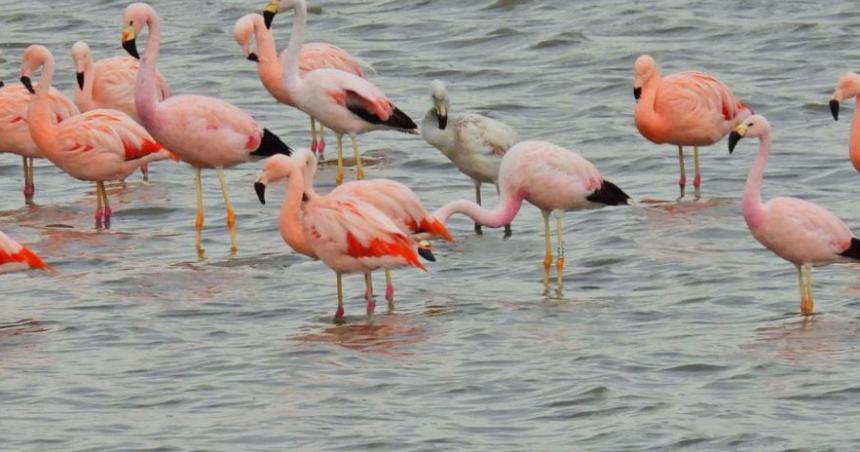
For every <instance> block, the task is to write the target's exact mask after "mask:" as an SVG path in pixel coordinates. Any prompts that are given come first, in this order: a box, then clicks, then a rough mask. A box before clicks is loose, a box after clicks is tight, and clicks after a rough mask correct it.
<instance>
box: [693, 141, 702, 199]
mask: <svg viewBox="0 0 860 452" xmlns="http://www.w3.org/2000/svg"><path fill="white" fill-rule="evenodd" d="M693 167H694V169H695V171H696V175H695V176H694V177H693V189H694V190H695V196H696V199H697V200H698V199H700V198H701V197H702V190H701V187H702V172H701V167H700V166H699V147H698V146H693Z"/></svg>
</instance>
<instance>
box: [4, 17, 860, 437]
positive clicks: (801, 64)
mask: <svg viewBox="0 0 860 452" xmlns="http://www.w3.org/2000/svg"><path fill="white" fill-rule="evenodd" d="M263 3H264V2H263V1H262V0H257V1H250V0H249V1H245V0H242V1H239V0H213V1H208V2H190V1H183V2H178V1H169V2H168V1H157V2H155V3H154V6H155V7H156V8H157V9H158V11H159V12H160V13H161V15H162V17H163V18H164V27H163V37H164V42H163V44H162V58H161V61H160V62H159V63H160V69H161V70H162V71H163V72H164V74H165V75H166V76H167V78H168V79H169V81H170V83H171V84H172V88H173V90H174V92H176V93H198V94H209V95H216V96H220V97H222V98H224V99H226V100H229V101H232V102H234V103H236V104H237V105H240V106H241V107H243V108H245V109H247V110H248V111H250V112H253V114H254V115H255V116H256V117H257V118H258V119H259V120H260V121H261V122H263V123H264V124H265V125H266V126H267V127H269V128H271V129H272V130H274V131H276V132H277V133H278V134H280V135H281V136H282V137H283V138H284V139H285V141H287V142H288V143H290V144H291V145H293V146H308V141H309V139H308V134H307V119H306V117H305V116H304V115H302V114H299V113H297V112H296V111H294V110H291V109H288V108H286V107H283V106H280V105H278V104H276V103H275V102H274V101H273V100H272V99H271V98H270V97H269V96H268V95H267V94H266V93H265V91H264V90H263V89H262V87H261V86H260V83H259V81H258V80H257V76H256V72H255V69H254V66H253V64H252V63H250V62H248V61H245V60H243V59H242V58H241V56H240V53H239V52H240V51H239V48H238V46H236V44H235V43H234V42H233V41H232V36H231V31H232V26H233V23H234V21H235V20H236V19H237V18H238V17H240V16H241V15H242V14H245V13H246V12H250V11H253V10H255V9H256V10H259V9H260V8H261V7H262V6H263ZM654 3H656V5H654ZM124 6H125V4H124V3H123V2H119V1H115V0H100V1H87V2H74V1H69V0H57V1H50V2H48V1H37V2H12V1H9V0H2V1H0V16H2V27H0V75H2V77H3V78H4V79H5V80H6V81H7V82H11V83H14V81H15V80H16V79H17V73H18V63H19V61H20V55H21V52H22V50H23V49H24V48H25V47H26V46H27V45H29V44H31V43H41V44H45V45H47V46H49V47H50V48H51V50H52V51H54V53H55V55H56V56H57V59H58V74H57V83H58V85H59V88H61V89H63V90H65V92H67V93H71V89H72V83H73V81H74V74H73V73H72V65H71V61H70V60H71V58H70V57H69V49H70V46H71V44H72V43H73V42H74V41H75V40H78V39H85V40H87V41H89V43H90V46H91V47H92V48H93V51H94V53H95V55H96V57H105V56H109V55H114V54H119V53H121V52H122V50H121V49H120V48H119V32H120V30H119V19H120V15H121V12H122V8H123V7H124ZM311 7H312V13H311V14H310V15H309V19H310V23H309V27H310V35H311V36H310V37H311V39H314V40H322V41H328V42H333V43H336V44H338V45H340V46H342V47H344V48H346V49H347V50H349V51H351V52H352V53H354V54H355V55H357V56H359V57H360V58H362V59H364V60H366V61H368V62H370V63H372V64H373V66H374V67H375V68H376V70H377V71H378V74H377V75H374V76H372V80H373V81H374V82H375V83H377V84H378V85H379V86H380V87H382V88H383V89H384V90H385V91H386V92H387V93H388V94H389V96H390V97H391V98H392V99H394V100H395V101H396V102H397V104H398V105H399V106H400V107H401V108H402V109H403V110H404V111H406V112H407V113H408V114H410V115H411V116H412V117H413V118H414V119H416V121H417V120H420V118H421V117H423V115H424V112H425V111H426V110H427V109H428V108H429V106H430V105H429V95H428V85H429V82H430V81H431V80H433V79H435V78H440V79H443V80H445V81H446V82H447V83H448V87H449V92H450V95H451V98H452V110H456V111H463V110H469V111H475V112H481V113H484V114H487V115H490V116H493V117H495V118H498V119H501V120H504V121H506V122H508V123H509V124H511V125H512V126H514V127H515V128H517V129H518V130H519V132H520V134H521V135H522V136H523V137H527V138H539V139H545V140H549V141H553V142H555V143H558V144H561V145H563V146H566V147H569V148H572V149H575V150H577V151H578V152H580V153H581V154H582V155H584V156H585V157H587V158H588V159H590V160H591V161H593V162H594V163H595V164H596V165H597V166H598V167H599V168H600V169H601V171H602V172H603V173H604V174H605V175H606V177H607V178H608V179H610V180H612V181H614V182H615V183H617V184H618V185H620V186H621V187H623V188H624V189H625V190H626V191H627V192H629V193H630V194H631V195H633V196H634V197H636V198H637V199H644V198H651V199H674V197H675V196H676V192H677V185H676V181H677V163H676V154H675V152H674V150H673V149H672V148H671V147H670V146H657V145H653V144H651V143H649V142H647V141H646V140H645V139H643V138H642V137H641V136H639V135H638V133H637V132H636V130H635V128H634V126H633V124H632V112H633V98H632V95H631V87H632V64H633V61H634V59H635V58H636V56H638V55H639V54H640V53H644V52H648V53H651V54H652V55H654V56H655V58H656V59H657V61H658V63H659V64H660V65H661V69H662V70H663V72H664V73H671V72H675V71H679V70H686V69H698V70H705V71H708V72H712V73H714V74H715V75H717V76H718V77H719V78H721V79H722V80H724V81H725V82H726V83H728V84H729V85H730V86H732V87H733V89H734V90H735V92H736V93H737V94H738V95H739V96H740V97H741V98H743V99H745V100H746V101H747V102H748V103H749V104H750V105H752V106H753V107H754V108H755V109H756V110H757V111H758V112H760V113H763V114H764V115H766V116H767V117H768V118H769V119H770V120H771V123H772V124H773V126H774V133H775V143H774V146H775V147H774V151H773V153H772V155H771V161H770V165H769V167H768V170H767V173H766V179H765V189H764V195H765V197H773V196H778V195H798V196H801V197H803V198H805V199H808V200H812V201H815V202H818V203H821V204H823V205H825V206H826V207H828V208H829V209H831V210H832V211H834V212H836V213H837V214H838V215H840V216H841V217H842V218H844V219H845V220H846V221H847V222H848V223H849V224H851V225H855V226H858V227H860V211H858V209H857V204H856V188H855V187H856V185H857V184H856V181H858V180H860V179H858V175H857V174H856V172H855V171H854V170H853V169H852V168H851V166H850V163H849V161H848V158H847V136H848V124H847V123H848V121H846V120H842V121H840V122H838V123H834V122H833V120H832V119H831V118H830V114H829V111H828V109H827V100H828V99H829V96H830V93H831V92H832V90H833V87H834V86H835V83H836V80H837V79H838V77H839V75H840V74H841V73H843V72H845V71H847V70H856V69H857V67H858V66H857V61H858V59H860V52H858V51H857V50H856V49H857V43H860V31H858V30H860V28H858V27H857V24H858V23H860V12H858V10H857V8H856V7H855V5H853V4H852V3H851V2H835V1H834V2H829V1H828V2H823V3H818V2H801V1H784V2H764V3H761V2H738V1H731V2H704V1H696V2H685V1H679V0H666V1H661V2H621V1H593V0H589V1H576V2H568V1H562V0H551V1H529V0H475V1H470V2H464V1H454V0H434V1H427V0H400V1H391V0H387V1H380V0H376V1H359V0H343V1H340V0H339V1H335V0H331V1H329V0H323V1H313V2H312V5H311ZM291 17H292V16H291V14H289V13H287V14H283V15H281V16H279V17H278V18H277V19H276V25H275V27H276V31H277V34H278V40H279V43H280V46H285V45H286V41H287V39H288V33H289V30H290V26H289V23H290V21H291ZM141 45H143V44H141ZM851 108H853V106H851V105H846V106H845V107H844V109H845V113H844V116H845V119H847V117H848V116H849V113H850V109H851ZM328 138H329V144H330V146H329V155H333V151H334V149H333V146H332V144H333V143H334V140H333V138H332V137H331V136H329V137H328ZM361 143H362V145H363V148H364V149H365V150H366V152H367V155H368V156H370V157H371V158H373V159H374V160H375V163H374V164H372V165H371V166H369V168H368V173H369V175H370V177H388V178H393V179H396V180H400V181H403V182H405V183H407V184H408V185H409V186H411V187H412V188H413V189H414V190H415V191H416V192H418V194H419V195H420V196H421V197H422V198H423V200H424V201H425V204H426V205H427V206H428V207H429V208H436V207H438V206H440V205H442V204H443V203H445V202H447V201H450V200H453V199H456V198H471V197H472V193H473V191H472V185H471V182H470V181H469V180H468V179H467V178H466V177H465V176H463V175H461V174H460V173H458V172H457V171H456V170H455V169H453V168H452V166H451V165H450V164H449V163H448V161H447V160H446V159H445V158H444V157H443V156H442V155H441V154H440V153H439V152H438V151H437V150H435V149H434V148H432V147H430V146H429V145H427V144H426V143H424V142H423V141H422V140H421V139H420V138H416V137H414V136H407V135H402V134H398V133H393V132H375V133H371V134H369V135H366V136H364V137H362V138H361ZM756 148H757V145H756V143H754V142H752V140H750V141H743V142H741V143H740V145H739V146H738V149H737V150H736V152H735V153H734V155H731V156H730V155H729V154H728V153H727V152H726V146H725V142H721V143H719V144H718V145H716V146H714V147H712V148H708V149H705V150H704V153H703V171H704V185H703V193H704V199H703V200H702V201H701V202H698V203H692V202H687V203H682V204H681V205H671V206H670V207H669V208H663V209H642V208H613V209H603V210H598V211H589V212H575V213H570V214H568V215H567V216H566V223H565V234H566V238H567V240H568V256H567V258H568V267H569V269H568V274H567V277H566V280H565V285H566V290H565V292H564V293H563V294H557V293H555V292H553V291H550V292H549V293H548V294H546V295H545V294H544V290H543V286H542V282H541V276H542V266H541V262H542V259H543V241H542V237H541V234H542V229H543V228H542V222H541V216H540V214H539V212H538V210H537V209H535V208H533V207H531V206H526V207H524V208H523V210H522V211H521V212H520V215H519V216H518V217H517V219H516V220H515V221H514V224H513V227H514V235H513V237H512V238H510V239H508V240H503V239H502V231H501V230H488V231H487V232H486V233H485V234H484V235H483V236H476V235H474V233H473V232H472V225H471V223H469V222H468V221H467V220H465V219H463V218H462V217H457V218H455V219H453V220H452V222H451V223H450V226H451V229H452V231H453V232H454V233H455V235H456V237H457V239H458V241H457V242H456V243H455V244H452V245H447V244H441V243H440V244H437V245H436V246H435V252H436V255H437V257H438V262H436V263H435V264H432V265H430V272H429V273H426V274H425V273H420V272H418V271H409V270H401V271H398V272H396V275H395V280H396V284H397V298H398V307H397V310H396V313H394V314H386V313H385V312H384V309H380V310H379V311H380V312H378V314H377V315H376V316H375V318H374V319H373V320H372V321H368V319H367V318H366V317H365V316H364V303H363V298H362V292H363V284H362V280H361V277H359V276H351V277H347V278H346V279H345V289H346V292H347V295H348V301H347V322H346V323H345V324H344V325H335V324H333V323H332V322H331V316H332V314H333V312H334V308H335V288H334V276H333V274H332V273H331V272H330V271H329V270H328V269H327V268H326V267H325V266H324V265H323V264H321V263H319V262H313V261H310V260H309V259H307V258H305V257H303V256H299V255H296V254H295V253H293V252H292V251H290V250H289V249H288V248H287V247H286V245H285V244H284V243H283V242H282V241H281V238H280V236H279V234H278V232H277V214H278V204H279V201H280V191H281V190H280V189H279V188H277V187H273V189H271V190H270V191H271V192H272V193H271V195H270V198H271V202H270V203H269V204H268V205H266V206H261V205H259V203H258V202H257V201H256V197H255V195H254V192H253V190H252V182H253V180H254V177H255V174H256V172H257V171H259V169H260V166H261V165H260V163H259V162H258V163H249V164H245V165H242V166H239V167H236V168H232V169H230V170H228V171H227V176H228V182H229V184H230V187H231V190H232V197H233V201H234V203H235V205H236V209H237V215H238V225H239V242H240V250H239V253H238V254H237V255H236V256H235V257H231V256H230V254H229V250H228V247H229V242H228V236H227V233H226V232H227V231H226V227H225V226H224V212H223V207H222V205H223V203H222V201H221V198H220V192H219V190H218V188H217V179H216V178H215V175H214V174H213V173H211V172H210V173H206V174H205V179H204V184H205V191H206V193H205V197H206V199H205V202H206V205H207V218H206V219H207V224H206V229H205V233H204V240H205V243H204V245H205V247H206V249H207V256H206V258H205V259H204V260H198V258H197V256H196V253H195V250H194V247H193V240H194V225H193V223H194V189H193V180H192V179H193V172H192V170H191V168H190V167H188V166H186V165H179V164H174V163H160V164H156V165H153V171H152V174H153V183H151V184H149V185H144V184H142V183H140V182H139V176H137V175H135V176H132V177H131V178H130V182H129V183H128V184H127V185H126V186H125V187H119V186H115V187H113V188H112V189H111V190H110V195H111V199H112V202H113V204H114V210H115V215H114V221H113V226H114V227H113V229H112V230H110V231H103V232H97V231H95V230H93V229H92V209H93V206H94V204H95V198H94V191H93V189H92V187H90V186H89V185H88V184H86V183H83V182H79V181H76V180H72V179H70V178H69V177H67V176H65V175H63V174H62V173H61V172H59V171H58V170H57V169H55V168H53V167H51V166H50V165H49V164H48V163H47V162H45V161H41V162H38V163H37V167H36V183H37V190H38V191H37V194H36V199H37V202H39V203H40V206H39V207H37V208H31V209H28V208H22V205H23V202H22V196H21V194H20V189H21V175H20V172H21V168H20V159H19V158H17V157H16V156H13V155H8V154H6V155H0V189H2V192H3V193H4V196H3V197H2V199H0V229H2V230H3V231H5V232H7V233H8V234H9V235H11V236H14V237H16V238H18V239H19V240H20V241H22V242H24V243H26V244H28V245H30V246H32V248H33V249H35V250H36V251H38V252H39V253H40V254H42V256H43V257H44V258H45V259H46V260H48V261H49V262H50V263H52V264H53V265H54V266H55V267H56V269H57V270H58V271H59V272H60V276H58V277H55V278H50V277H46V276H44V275H43V274H39V273H29V274H27V273H23V274H21V273H18V274H12V275H4V276H3V277H2V280H0V287H2V295H0V299H2V305H3V309H2V315H0V444H2V449H6V450H62V451H83V450H100V451H101V450H162V451H173V450H207V451H215V450H218V451H235V450H272V451H275V450H287V449H341V450H357V449H374V450H449V449H454V448H463V449H474V450H489V449H497V450H498V449H514V450H537V449H543V450H546V449H555V450H562V449H564V450H572V449H592V450H597V449H603V450H606V449H616V450H618V449H624V450H635V449H649V450H653V449H663V448H666V449H668V448H675V447H681V446H688V447H691V448H695V449H699V448H707V449H735V448H744V449H772V450H779V449H803V448H809V449H821V450H826V449H840V450H849V449H857V448H860V433H858V430H857V419H858V415H860V405H858V397H860V382H859V381H860V380H858V373H857V369H858V366H860V351H859V350H858V334H860V333H858V331H860V321H858V313H860V301H858V300H860V268H858V267H851V266H846V265H842V266H831V267H829V268H827V269H822V270H819V271H817V272H816V274H815V276H816V298H817V301H818V305H817V309H818V311H819V312H820V313H821V314H820V315H817V316H815V317H814V318H809V319H803V318H801V317H800V316H799V315H798V313H797V311H798V293H797V286H796V279H795V274H794V268H793V266H791V265H790V264H788V263H786V262H783V261H781V260H779V259H778V258H776V257H775V256H773V255H772V254H771V253H769V252H768V251H766V250H764V249H763V248H762V247H761V246H759V245H758V244H757V243H756V242H755V241H754V240H753V239H752V237H751V236H750V235H749V233H748V231H747V229H746V226H745V224H744V221H743V218H742V215H741V206H740V197H741V190H742V185H743V181H744V179H745V177H746V172H747V170H748V168H749V166H750V165H751V163H752V160H753V158H754V154H755V151H756ZM347 177H348V178H351V177H353V174H352V173H351V172H349V173H348V175H347ZM333 180H334V170H333V167H331V166H327V167H325V168H324V169H323V170H322V171H321V173H320V175H319V177H318V185H321V186H322V187H323V189H326V190H327V189H328V188H330V187H331V186H332V185H333ZM484 199H485V202H486V203H488V204H493V203H494V202H495V195H494V194H493V193H492V190H491V189H489V188H488V189H487V190H486V193H485V197H484ZM858 230H860V229H858ZM381 284H382V280H381V277H379V276H378V277H377V286H380V285H381ZM383 304H384V302H383Z"/></svg>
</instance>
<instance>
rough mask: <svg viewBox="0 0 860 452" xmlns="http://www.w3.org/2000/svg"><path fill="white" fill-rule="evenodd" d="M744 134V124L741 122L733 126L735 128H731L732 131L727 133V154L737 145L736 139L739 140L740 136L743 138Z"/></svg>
mask: <svg viewBox="0 0 860 452" xmlns="http://www.w3.org/2000/svg"><path fill="white" fill-rule="evenodd" d="M746 134H747V126H746V124H741V125H739V126H737V127H735V130H732V133H731V134H729V154H731V153H732V152H734V150H735V146H737V144H738V141H741V138H743V137H744V136H745V135H746Z"/></svg>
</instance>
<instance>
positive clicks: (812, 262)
mask: <svg viewBox="0 0 860 452" xmlns="http://www.w3.org/2000/svg"><path fill="white" fill-rule="evenodd" d="M743 137H758V138H759V141H760V147H759V153H758V157H757V158H756V161H755V163H754V164H753V166H752V168H751V169H750V172H749V176H748V177H747V181H746V185H745V186H744V199H743V211H744V219H745V220H746V223H747V226H748V227H749V230H750V232H751V233H752V235H753V237H755V239H756V240H758V241H759V242H760V243H761V244H762V245H764V246H765V247H766V248H767V249H769V250H771V251H773V252H774V254H776V255H777V256H779V257H781V258H783V259H785V260H787V261H789V262H791V263H793V264H794V265H795V267H797V274H798V282H799V285H800V292H801V302H800V310H801V312H802V313H803V314H812V313H813V309H814V298H813V295H812V269H811V267H812V266H817V265H826V264H829V263H831V262H834V261H838V260H844V259H845V258H851V259H855V260H860V241H858V240H857V239H856V238H855V237H854V234H853V233H852V232H851V230H850V229H849V228H848V226H847V225H846V224H845V223H844V222H843V221H842V220H840V219H839V217H837V216H836V215H833V214H832V213H830V212H829V211H827V210H826V209H824V208H823V207H821V206H818V205H816V204H813V203H811V202H807V201H803V200H801V199H797V198H774V199H771V200H770V201H768V202H766V203H762V200H761V185H762V180H763V178H764V168H765V165H767V157H768V153H769V152H770V148H771V128H770V124H769V123H768V121H767V120H766V119H765V118H764V117H763V116H760V115H754V116H751V117H749V118H747V119H745V120H744V121H743V122H742V123H741V124H740V125H738V126H737V127H736V128H735V130H734V131H733V132H732V134H731V136H730V137H729V152H731V151H733V150H734V147H735V145H736V144H737V142H738V140H740V139H741V138H743ZM804 271H805V272H806V276H805V277H804V276H803V272H804Z"/></svg>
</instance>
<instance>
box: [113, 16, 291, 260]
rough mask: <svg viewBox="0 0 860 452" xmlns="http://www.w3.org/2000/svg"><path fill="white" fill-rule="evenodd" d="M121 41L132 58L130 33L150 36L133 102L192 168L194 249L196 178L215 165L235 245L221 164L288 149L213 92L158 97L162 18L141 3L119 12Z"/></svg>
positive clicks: (199, 212)
mask: <svg viewBox="0 0 860 452" xmlns="http://www.w3.org/2000/svg"><path fill="white" fill-rule="evenodd" d="M123 24H125V27H124V28H123V32H122V45H123V48H125V49H126V51H128V52H129V53H130V54H131V56H133V57H137V56H138V53H137V45H136V40H135V37H136V36H137V34H138V33H140V31H141V30H142V29H143V26H144V25H146V26H147V27H148V28H149V37H148V38H147V42H146V51H145V52H144V55H143V59H142V60H141V65H140V70H139V71H138V73H137V80H136V82H135V93H134V101H135V105H136V106H137V111H138V114H139V115H140V119H141V121H142V122H143V125H144V127H146V129H147V130H148V131H149V132H150V133H151V134H152V135H153V136H154V137H155V138H156V139H157V140H158V142H159V143H162V144H164V145H165V146H167V147H168V148H170V149H171V150H172V151H174V152H176V154H177V155H178V156H179V158H180V159H182V160H184V161H185V162H187V163H189V164H191V165H192V166H193V167H194V170H195V187H196V190H197V221H196V223H195V225H196V228H197V241H196V245H197V252H198V255H199V256H201V257H202V255H203V245H202V235H203V191H202V182H201V180H200V171H201V169H202V168H215V169H217V171H218V180H219V182H220V183H221V191H222V193H223V194H224V204H225V205H226V209H227V227H228V229H229V231H230V244H231V251H232V252H234V253H235V252H236V251H237V250H238V248H239V246H238V243H237V239H236V216H235V212H234V211H233V206H232V204H231V203H230V197H229V194H228V192H227V184H226V182H225V181H224V168H228V167H231V166H235V165H238V164H240V163H242V162H245V161H247V160H249V159H250V158H251V157H252V156H253V157H262V156H270V155H273V154H276V153H281V154H287V155H289V154H290V153H291V152H292V150H291V149H290V147H289V146H287V145H286V144H284V143H283V142H282V141H281V139H280V138H278V137H277V136H276V135H275V134H273V133H272V132H270V131H269V130H268V129H265V128H263V126H262V125H260V124H259V123H258V122H257V121H256V120H254V118H252V117H251V115H249V114H248V113H246V112H245V111H243V110H241V109H239V108H238V107H236V106H234V105H232V104H229V103H227V102H224V101H223V100H220V99H216V98H214V97H206V96H196V95H182V96H171V97H169V98H167V99H165V100H164V101H162V102H159V101H158V100H157V96H156V94H157V90H158V86H157V84H156V64H157V60H158V48H159V44H160V40H161V21H160V19H159V17H158V14H156V12H155V10H154V9H153V8H152V7H151V6H149V5H147V4H146V3H132V4H131V5H129V6H128V7H126V9H125V12H124V13H123Z"/></svg>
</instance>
